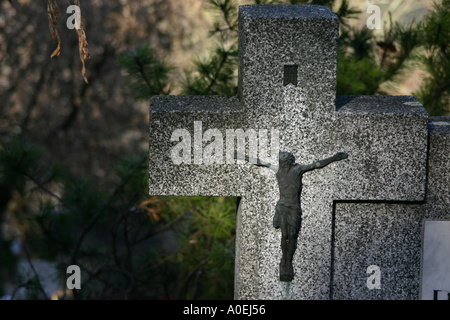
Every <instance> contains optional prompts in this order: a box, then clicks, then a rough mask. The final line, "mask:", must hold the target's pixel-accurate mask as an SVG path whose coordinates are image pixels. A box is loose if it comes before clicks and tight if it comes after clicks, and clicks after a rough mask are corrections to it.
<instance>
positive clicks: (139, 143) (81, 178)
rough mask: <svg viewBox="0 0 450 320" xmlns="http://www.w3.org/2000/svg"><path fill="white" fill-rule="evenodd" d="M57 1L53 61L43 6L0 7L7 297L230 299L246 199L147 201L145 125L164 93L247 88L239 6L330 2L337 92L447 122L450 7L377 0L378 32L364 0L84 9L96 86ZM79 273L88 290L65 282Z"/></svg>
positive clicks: (150, 0) (229, 0)
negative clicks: (241, 75) (398, 102)
mask: <svg viewBox="0 0 450 320" xmlns="http://www.w3.org/2000/svg"><path fill="white" fill-rule="evenodd" d="M51 2H52V3H56V4H57V5H58V7H59V11H60V12H59V21H57V22H59V23H58V24H56V25H55V28H56V30H57V32H58V34H59V36H60V39H61V51H60V54H59V56H55V57H54V58H50V55H51V54H52V52H54V50H55V48H56V42H55V41H54V39H52V36H51V35H52V33H51V32H50V30H49V20H48V19H47V7H46V5H45V3H44V2H43V1H42V2H39V1H30V0H11V1H7V0H2V1H0V98H1V99H0V101H1V102H0V140H1V141H0V142H1V146H0V225H1V226H2V228H1V233H0V297H2V296H4V297H5V298H13V299H18V298H33V299H49V298H59V299H231V298H232V297H233V281H234V277H233V274H234V252H235V250H234V232H235V225H236V221H235V206H236V199H231V198H222V197H205V198H202V197H192V198H177V197H149V196H148V195H147V190H148V188H147V183H148V182H147V170H148V167H147V152H148V147H147V145H148V133H147V132H148V123H149V121H151V119H149V118H148V114H149V113H148V107H149V99H150V98H151V96H153V95H155V94H188V95H211V94H215V95H225V96H233V95H235V94H236V92H237V66H238V59H237V58H238V47H237V29H238V25H237V13H238V4H251V3H255V4H278V3H293V4H305V3H313V4H321V5H327V6H329V7H330V8H332V10H333V11H334V12H336V13H337V14H338V15H339V17H340V21H341V23H340V39H339V63H338V83H337V92H338V94H413V95H415V96H416V97H417V98H418V99H419V101H421V102H422V103H423V104H424V106H425V107H426V109H427V110H428V111H429V113H430V114H431V115H450V101H449V97H450V59H449V55H450V52H449V51H450V49H449V37H450V12H449V11H450V2H449V1H448V0H442V1H436V2H435V3H432V2H429V3H425V4H422V5H421V4H420V3H421V2H420V3H419V2H415V1H409V2H408V1H405V0H403V1H400V0H397V1H391V2H390V4H389V5H388V4H385V3H384V2H381V1H379V3H378V2H377V1H372V2H371V3H372V4H379V6H380V8H381V11H382V19H383V21H382V28H381V29H375V30H370V29H369V28H367V26H366V24H365V21H366V20H367V17H368V16H369V15H370V14H368V13H367V12H365V8H367V6H368V5H370V2H368V1H356V0H353V1H346V0H338V1H332V0H328V1H327V0H316V1H311V0H310V1H297V0H291V1H288V0H285V1H282V0H279V1H275V0H273V1H272V0H259V1H258V0H248V1H236V0H203V1H201V0H183V1H175V0H140V1H132V0H130V1H126V0H109V1H101V0H92V1H77V3H78V4H80V6H81V12H82V16H83V19H84V31H85V34H86V36H87V49H88V50H89V54H90V58H89V59H87V60H86V61H85V65H86V71H87V74H86V77H87V79H88V82H86V81H84V79H83V74H82V72H81V70H82V61H81V60H80V54H79V37H78V36H79V35H77V33H76V32H75V31H74V30H69V29H68V28H67V27H66V25H65V21H66V19H67V18H68V17H69V14H66V12H65V10H66V7H67V6H68V4H67V3H66V2H64V1H51ZM418 3H419V4H418ZM393 4H396V5H397V6H396V7H393ZM408 6H409V9H410V10H408V8H407V7H408ZM399 11H402V12H403V13H402V14H401V15H400V14H399ZM411 12H413V13H414V14H410V13H411ZM412 80H414V81H412ZM405 90H406V91H405ZM408 90H409V91H408ZM47 262H48V263H50V264H45V263H47ZM72 264H76V265H79V266H80V268H81V273H82V289H81V290H77V289H74V290H65V289H64V288H65V287H66V286H65V284H66V279H67V277H68V274H67V273H66V269H67V266H68V265H72ZM50 266H51V267H50ZM22 269H26V270H28V273H24V272H18V270H22ZM41 269H51V270H53V273H52V274H51V275H50V276H49V277H50V278H51V279H50V280H49V281H50V284H49V283H48V282H47V280H46V279H44V275H43V273H45V272H43V271H42V270H41ZM44 271H45V270H44ZM52 285H53V287H52Z"/></svg>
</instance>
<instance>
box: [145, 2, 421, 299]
mask: <svg viewBox="0 0 450 320" xmlns="http://www.w3.org/2000/svg"><path fill="white" fill-rule="evenodd" d="M338 27H339V21H338V18H337V16H336V15H335V14H334V13H333V12H331V11H330V10H329V9H328V8H327V7H323V6H315V5H249V6H240V10H239V94H238V97H233V98H226V97H218V96H156V97H154V98H153V99H152V101H151V107H150V150H149V175H150V177H149V189H150V194H151V195H177V196H227V197H238V199H240V201H239V206H238V210H237V230H236V261H235V298H236V299H334V298H337V299H341V298H342V299H343V298H354V297H355V296H356V297H357V298H361V299H365V298H383V297H384V298H386V297H388V298H392V297H394V298H395V297H400V298H404V297H411V296H414V295H415V294H416V291H417V292H418V283H419V279H418V278H419V274H418V272H420V266H419V267H418V268H417V266H415V267H411V266H410V263H409V262H410V260H411V257H412V258H413V260H414V261H417V260H418V259H419V258H420V256H419V253H420V244H416V242H417V241H416V240H417V239H419V241H420V232H419V235H418V236H416V235H415V233H417V232H416V231H417V228H419V230H420V227H417V226H420V223H416V222H414V223H413V222H411V224H413V225H414V228H413V229H414V241H415V242H414V246H413V247H414V248H413V249H411V250H412V252H413V253H411V254H410V255H408V254H405V255H404V257H400V258H398V259H399V260H398V259H397V256H395V257H392V256H389V254H388V256H384V254H383V253H379V252H378V251H377V248H376V247H374V248H372V249H373V251H371V248H370V245H375V244H377V245H378V242H377V241H381V242H382V244H380V245H386V246H388V247H389V246H390V247H395V246H400V245H399V244H398V243H397V242H395V241H398V239H396V240H395V241H394V240H393V239H391V238H390V237H389V235H390V234H391V233H395V232H396V230H397V231H398V230H401V228H402V227H401V224H400V225H398V224H396V223H393V222H392V220H391V217H392V216H395V215H394V214H391V213H388V212H402V210H404V209H403V208H404V207H407V208H410V207H411V206H412V207H414V206H415V205H420V204H423V203H424V201H425V195H426V181H427V150H428V120H429V119H428V114H427V112H426V111H425V109H424V108H423V107H422V105H421V104H420V103H419V102H418V101H417V100H416V99H415V98H414V97H410V96H389V97H388V96H341V97H339V96H338V97H337V96H336V71H337V63H338V61H337V39H338V32H339V31H338ZM236 146H237V147H238V148H239V147H242V148H245V152H246V153H247V154H253V156H255V157H256V156H257V157H258V158H260V159H262V160H264V161H267V162H271V161H274V159H275V158H274V157H277V155H278V151H279V150H281V151H289V152H291V153H292V154H294V155H295V157H296V161H297V162H299V163H303V164H308V163H312V162H314V161H316V160H318V159H323V158H326V157H330V156H332V155H334V154H336V153H337V152H345V153H347V154H348V155H349V157H348V159H346V160H345V161H339V162H336V163H333V164H332V165H329V166H327V167H325V168H323V169H321V170H320V171H316V170H315V171H311V172H308V173H306V174H305V175H304V176H303V190H302V195H301V204H302V211H303V214H302V226H301V230H300V234H299V236H298V246H297V250H296V252H295V255H294V263H293V265H294V279H293V280H292V281H291V282H283V281H280V278H279V273H278V272H279V261H280V258H281V250H280V237H281V234H280V231H279V230H277V229H275V228H274V227H273V224H272V219H273V215H274V212H275V205H276V203H277V201H278V199H279V191H278V185H277V180H276V177H275V174H273V172H271V170H270V169H269V168H266V167H257V166H253V165H251V164H248V163H245V162H244V161H240V160H238V161H236V160H235V159H234V157H233V152H234V150H235V149H236ZM255 150H256V151H255ZM275 161H276V159H275ZM272 163H273V162H272ZM372 208H374V209H372ZM414 208H415V207H414ZM390 210H391V211H390ZM378 212H379V215H378V216H376V218H373V216H372V214H373V213H378ZM397 216H401V213H399V214H398V215H397ZM365 218H367V221H368V223H372V224H371V225H369V226H366V225H365V224H364V219H365ZM422 218H423V216H421V218H420V219H422ZM414 221H416V220H414ZM358 223H359V224H358ZM386 223H387V225H386ZM378 224H379V225H383V229H382V230H381V229H371V228H375V227H376V226H379V225H378ZM365 228H366V229H365ZM371 230H375V231H374V233H373V234H372V233H371V232H372V231H371ZM386 230H388V231H389V232H390V233H389V234H388V235H386V234H387V232H388V231H386ZM383 232H386V234H384V233H383ZM355 233H356V234H357V235H355ZM374 234H376V235H380V237H381V238H380V239H375V238H376V237H375V236H374ZM408 234H410V233H409V231H408ZM353 236H354V238H352V237H353ZM417 237H418V238H417ZM416 238H417V239H416ZM355 239H356V240H355ZM386 239H387V240H386ZM358 241H359V242H358ZM390 241H394V242H390ZM411 241H412V240H411ZM364 248H365V249H366V251H367V252H363V251H362V250H363V249H364ZM396 248H397V247H396ZM399 248H400V247H399ZM403 249H404V248H403V247H401V248H400V249H399V250H400V251H401V250H403ZM387 251H388V252H389V249H387ZM418 252H419V253H418ZM359 257H362V258H361V259H360V258H359ZM394 258H395V259H397V260H398V261H397V260H395V259H394ZM392 259H394V260H392ZM391 261H395V262H391ZM399 261H400V262H399ZM370 265H375V266H378V267H380V268H381V271H382V272H383V273H382V274H383V275H385V274H386V273H385V271H386V272H387V271H392V272H393V273H394V274H398V272H404V273H405V278H404V279H403V278H401V279H393V278H392V279H391V278H389V279H390V280H389V281H390V282H384V283H383V285H384V287H383V288H384V291H383V290H378V291H377V290H372V291H369V289H368V286H366V280H367V277H368V275H367V274H366V270H369V269H367V268H368V267H369V266H370ZM399 265H400V267H399ZM353 266H355V268H353ZM399 270H400V271H399ZM418 270H419V271H418ZM386 277H387V276H386ZM392 277H394V276H392ZM408 277H409V279H411V278H414V281H413V283H412V284H410V283H408V281H409V280H408ZM386 281H388V280H386ZM389 283H390V284H389ZM396 286H400V287H402V288H403V287H404V288H407V289H406V291H408V290H410V289H411V288H412V289H411V290H410V291H411V292H412V293H402V294H403V295H402V294H399V295H397V296H396V294H397V293H396V292H397V291H396V290H397V289H396ZM402 290H403V289H402ZM406 291H404V292H406ZM402 292H403V291H402ZM408 292H409V291H408ZM408 294H409V295H408Z"/></svg>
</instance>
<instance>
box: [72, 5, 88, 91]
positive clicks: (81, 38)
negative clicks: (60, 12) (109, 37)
mask: <svg viewBox="0 0 450 320" xmlns="http://www.w3.org/2000/svg"><path fill="white" fill-rule="evenodd" d="M74 4H75V5H77V6H78V7H80V1H79V0H75V1H74ZM80 18H81V21H80V28H79V29H77V28H75V30H76V31H77V34H78V46H79V49H80V60H81V64H82V66H83V67H82V69H81V75H82V76H83V79H84V81H85V82H86V83H89V82H88V79H87V72H86V65H85V61H86V59H88V58H89V51H88V42H87V38H86V32H85V31H84V18H83V17H82V16H81V17H80Z"/></svg>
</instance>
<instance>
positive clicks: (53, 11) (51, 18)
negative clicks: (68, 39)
mask: <svg viewBox="0 0 450 320" xmlns="http://www.w3.org/2000/svg"><path fill="white" fill-rule="evenodd" d="M47 15H48V25H49V29H50V34H51V36H52V38H53V39H54V40H56V42H57V43H58V46H57V47H56V49H55V50H54V51H53V52H52V54H51V55H50V58H53V57H55V56H59V54H60V53H61V37H60V36H59V33H58V30H57V29H56V25H57V24H58V20H59V9H58V4H57V3H56V0H47Z"/></svg>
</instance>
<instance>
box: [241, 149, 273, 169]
mask: <svg viewBox="0 0 450 320" xmlns="http://www.w3.org/2000/svg"><path fill="white" fill-rule="evenodd" d="M234 158H235V159H238V160H245V161H247V162H250V163H251V164H254V165H255V166H258V167H266V168H269V169H271V170H273V171H275V172H276V171H277V170H278V166H277V165H273V164H270V163H268V162H264V161H262V160H260V159H258V158H252V157H249V156H247V155H243V154H241V153H239V152H237V151H235V152H234Z"/></svg>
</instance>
